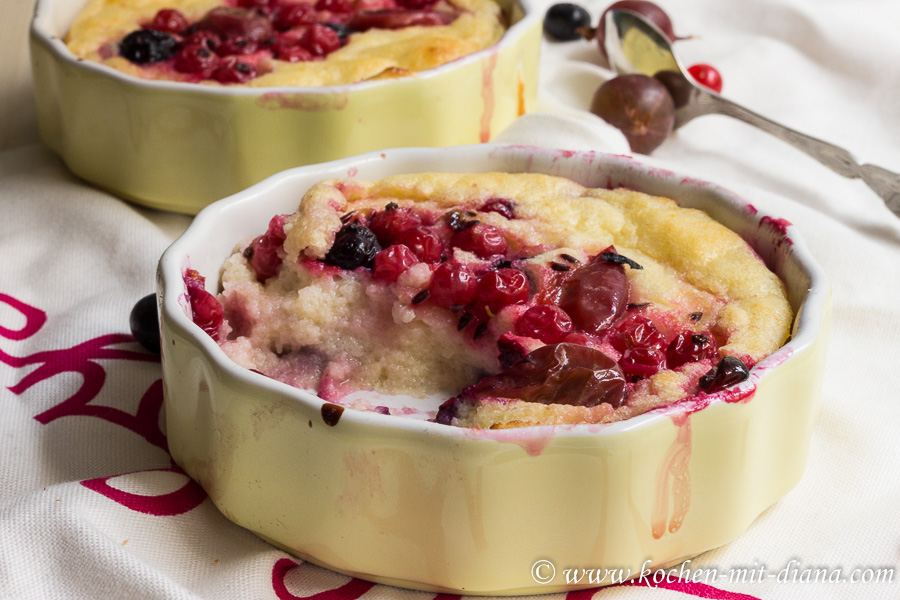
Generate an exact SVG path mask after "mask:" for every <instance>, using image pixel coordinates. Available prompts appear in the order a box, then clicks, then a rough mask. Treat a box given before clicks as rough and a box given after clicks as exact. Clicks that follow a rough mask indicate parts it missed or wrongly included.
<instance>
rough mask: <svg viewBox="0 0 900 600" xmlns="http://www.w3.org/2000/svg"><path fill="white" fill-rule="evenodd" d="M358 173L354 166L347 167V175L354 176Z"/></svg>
mask: <svg viewBox="0 0 900 600" xmlns="http://www.w3.org/2000/svg"><path fill="white" fill-rule="evenodd" d="M358 174H359V169H357V168H356V167H350V168H349V169H347V177H356V176H357V175H358Z"/></svg>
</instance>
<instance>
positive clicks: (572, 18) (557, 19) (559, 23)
mask: <svg viewBox="0 0 900 600" xmlns="http://www.w3.org/2000/svg"><path fill="white" fill-rule="evenodd" d="M590 26H591V15H590V14H588V11H587V10H585V9H584V8H583V7H581V6H578V5H577V4H571V3H569V2H564V3H562V4H554V5H553V6H551V7H550V8H548V9H547V13H546V14H545V15H544V33H546V34H547V36H549V37H550V38H552V39H554V40H559V41H563V42H568V41H571V40H577V39H579V38H581V37H583V36H582V35H581V33H580V32H579V31H578V30H579V29H587V28H590Z"/></svg>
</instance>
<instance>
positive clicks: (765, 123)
mask: <svg viewBox="0 0 900 600" xmlns="http://www.w3.org/2000/svg"><path fill="white" fill-rule="evenodd" d="M696 106H697V108H698V109H699V110H701V111H702V112H703V113H704V114H709V113H715V114H721V115H727V116H729V117H734V118H735V119H739V120H741V121H744V122H745V123H749V124H750V125H753V126H755V127H758V128H759V129H762V130H763V131H765V132H768V133H771V134H772V135H774V136H775V137H777V138H780V139H782V140H784V141H785V142H787V143H789V144H791V145H792V146H794V147H795V148H797V149H799V150H802V151H803V152H805V153H807V154H808V155H810V156H812V157H813V158H815V159H816V160H817V161H819V162H820V163H822V164H823V165H825V166H826V167H828V168H830V169H831V170H832V171H834V172H836V173H838V174H840V175H843V176H844V177H848V178H850V179H860V178H861V179H862V180H863V181H864V182H865V183H866V185H868V186H869V187H870V188H871V189H872V190H873V191H874V192H875V193H876V194H878V195H879V196H880V197H881V198H882V199H883V200H884V202H885V204H886V205H887V207H888V208H889V209H890V210H891V212H893V213H894V214H896V215H897V216H900V175H898V174H897V173H893V172H891V171H888V170H887V169H883V168H881V167H878V166H875V165H869V164H866V165H860V164H859V163H858V162H856V159H855V158H853V155H852V154H850V153H849V152H848V151H847V150H845V149H844V148H841V147H840V146H835V145H834V144H829V143H828V142H823V141H822V140H819V139H816V138H814V137H811V136H808V135H805V134H803V133H800V132H799V131H795V130H793V129H791V128H789V127H785V126H784V125H780V124H779V123H776V122H775V121H772V120H771V119H767V118H766V117H763V116H762V115H760V114H757V113H755V112H753V111H752V110H750V109H747V108H744V107H743V106H741V105H740V104H735V103H734V102H732V101H731V100H727V99H725V98H723V97H722V96H719V95H718V94H710V93H707V92H701V93H700V94H698V97H697V99H696ZM692 116H698V115H692Z"/></svg>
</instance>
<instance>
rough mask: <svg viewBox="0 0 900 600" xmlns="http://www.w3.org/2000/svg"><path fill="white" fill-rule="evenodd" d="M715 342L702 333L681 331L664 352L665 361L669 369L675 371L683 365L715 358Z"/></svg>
mask: <svg viewBox="0 0 900 600" xmlns="http://www.w3.org/2000/svg"><path fill="white" fill-rule="evenodd" d="M717 350H718V348H717V347H716V340H715V339H713V337H712V336H710V335H706V334H703V333H691V332H689V331H682V332H681V333H679V334H678V335H676V336H675V339H673V340H672V343H671V344H669V348H668V350H666V359H667V360H668V364H669V368H670V369H677V368H678V367H680V366H681V365H683V364H686V363H689V362H697V361H699V360H706V359H713V358H715V357H716V352H717Z"/></svg>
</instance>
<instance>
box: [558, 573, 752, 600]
mask: <svg viewBox="0 0 900 600" xmlns="http://www.w3.org/2000/svg"><path fill="white" fill-rule="evenodd" d="M620 586H621V587H647V588H651V589H656V588H659V589H663V590H671V591H673V592H681V593H682V594H685V595H687V596H693V597H694V598H706V599H708V600H759V598H757V597H756V596H749V595H747V594H739V593H738V592H729V591H728V590H720V589H719V588H716V587H713V586H711V585H709V584H706V583H700V582H698V581H688V580H685V579H681V578H680V577H666V578H664V579H663V580H662V581H660V582H659V583H656V582H653V581H650V580H649V579H645V578H641V579H636V580H632V581H626V582H625V583H620V584H617V585H614V586H610V587H620ZM602 589H605V588H592V589H589V590H578V591H577V592H569V593H568V594H566V600H591V598H592V597H593V596H594V594H596V593H597V592H598V591H600V590H602ZM641 597H642V598H643V596H641ZM648 598H649V596H648Z"/></svg>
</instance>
